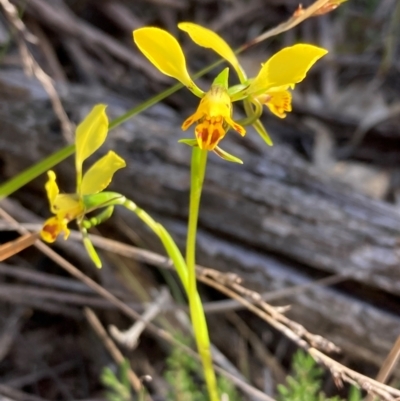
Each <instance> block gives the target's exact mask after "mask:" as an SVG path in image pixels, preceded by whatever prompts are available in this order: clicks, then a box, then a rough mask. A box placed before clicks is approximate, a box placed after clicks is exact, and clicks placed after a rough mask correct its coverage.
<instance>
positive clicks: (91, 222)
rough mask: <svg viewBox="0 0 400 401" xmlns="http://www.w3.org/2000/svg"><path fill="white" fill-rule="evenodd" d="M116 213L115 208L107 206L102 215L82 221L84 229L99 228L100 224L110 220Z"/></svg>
mask: <svg viewBox="0 0 400 401" xmlns="http://www.w3.org/2000/svg"><path fill="white" fill-rule="evenodd" d="M113 212H114V206H107V207H106V208H105V209H103V210H102V211H101V212H100V213H98V214H96V216H93V217H91V218H90V219H89V218H85V219H83V220H82V223H81V224H82V227H84V228H91V227H95V226H98V225H99V224H101V223H103V222H105V221H106V220H108V219H109V218H110V217H111V216H112V214H113Z"/></svg>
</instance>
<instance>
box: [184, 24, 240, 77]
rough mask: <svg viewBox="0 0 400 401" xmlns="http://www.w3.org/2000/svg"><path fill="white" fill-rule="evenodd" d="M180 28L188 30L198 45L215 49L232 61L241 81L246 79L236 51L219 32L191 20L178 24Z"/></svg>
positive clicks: (228, 60) (229, 61) (224, 57)
mask: <svg viewBox="0 0 400 401" xmlns="http://www.w3.org/2000/svg"><path fill="white" fill-rule="evenodd" d="M178 28H179V29H182V31H185V32H187V33H188V34H189V36H190V37H191V38H192V40H193V42H195V43H196V44H197V45H199V46H201V47H205V48H207V49H212V50H214V51H215V52H216V53H217V54H218V55H219V56H221V57H222V58H223V59H225V60H226V61H227V62H228V63H230V64H231V65H232V67H233V68H234V69H235V71H236V72H237V74H238V75H239V78H240V80H241V81H244V80H245V79H246V77H245V75H244V72H243V70H242V69H241V67H240V64H239V61H238V59H237V58H236V56H235V53H234V52H233V50H232V49H231V47H230V46H229V45H228V43H226V42H225V40H224V39H222V38H221V37H220V36H219V35H218V34H216V33H215V32H214V31H212V30H211V29H207V28H204V27H202V26H200V25H197V24H193V23H191V22H181V23H180V24H178Z"/></svg>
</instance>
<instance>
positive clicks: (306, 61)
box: [246, 44, 328, 94]
mask: <svg viewBox="0 0 400 401" xmlns="http://www.w3.org/2000/svg"><path fill="white" fill-rule="evenodd" d="M326 53H328V51H327V50H325V49H322V48H320V47H317V46H313V45H308V44H298V45H294V46H291V47H285V48H284V49H282V50H281V51H279V52H278V53H276V54H274V55H273V56H272V57H271V58H270V59H269V60H268V61H267V62H266V63H265V64H264V65H263V66H262V68H261V70H260V72H259V73H258V75H257V77H256V78H254V80H253V81H252V83H251V84H250V86H249V87H248V88H247V90H246V93H247V94H252V93H255V94H260V93H262V92H265V91H266V90H268V89H270V88H273V87H277V86H286V87H289V86H293V85H294V84H296V83H298V82H301V81H302V80H303V79H304V78H305V76H306V74H307V72H308V70H309V69H310V68H311V67H312V65H313V64H314V63H315V62H316V61H317V60H318V59H320V58H321V57H322V56H324V55H325V54H326Z"/></svg>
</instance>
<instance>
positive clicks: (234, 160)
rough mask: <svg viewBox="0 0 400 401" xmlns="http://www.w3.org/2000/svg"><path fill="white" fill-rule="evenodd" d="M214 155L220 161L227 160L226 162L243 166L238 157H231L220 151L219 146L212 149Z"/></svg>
mask: <svg viewBox="0 0 400 401" xmlns="http://www.w3.org/2000/svg"><path fill="white" fill-rule="evenodd" d="M214 153H215V154H216V155H217V156H219V157H220V158H221V159H224V160H227V161H228V162H232V163H238V164H243V161H242V160H240V159H239V158H238V157H236V156H233V155H231V154H230V153H228V152H225V150H222V149H221V148H220V147H219V146H216V147H215V149H214Z"/></svg>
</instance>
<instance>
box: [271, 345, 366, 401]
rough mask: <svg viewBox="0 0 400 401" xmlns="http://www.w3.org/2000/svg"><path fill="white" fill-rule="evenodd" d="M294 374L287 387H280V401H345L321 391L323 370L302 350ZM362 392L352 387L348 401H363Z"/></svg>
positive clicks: (288, 378)
mask: <svg viewBox="0 0 400 401" xmlns="http://www.w3.org/2000/svg"><path fill="white" fill-rule="evenodd" d="M292 370H293V373H292V375H291V376H288V377H287V378H286V385H283V384H280V385H279V386H278V393H279V397H278V400H279V401H343V400H342V399H341V398H340V397H339V396H335V397H327V396H326V395H325V393H324V392H323V391H322V390H321V387H322V376H323V373H324V371H323V369H322V368H321V367H319V366H318V365H317V363H316V362H315V361H314V359H313V358H312V357H311V356H310V355H308V354H307V353H305V352H304V351H302V350H299V351H297V352H296V353H295V355H294V357H293V363H292ZM361 399H362V397H361V392H360V390H359V389H358V388H356V387H352V388H351V389H350V392H349V398H348V401H361Z"/></svg>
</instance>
